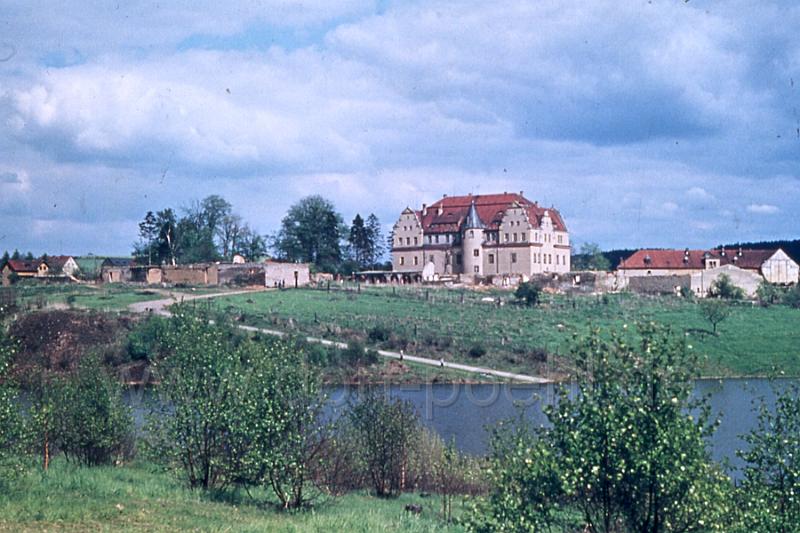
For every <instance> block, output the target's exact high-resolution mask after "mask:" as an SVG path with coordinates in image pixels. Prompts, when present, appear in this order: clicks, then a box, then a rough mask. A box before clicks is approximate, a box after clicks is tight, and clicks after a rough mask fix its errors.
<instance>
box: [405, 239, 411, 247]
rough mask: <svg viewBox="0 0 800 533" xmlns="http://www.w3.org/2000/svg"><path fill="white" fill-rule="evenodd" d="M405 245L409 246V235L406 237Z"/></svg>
mask: <svg viewBox="0 0 800 533" xmlns="http://www.w3.org/2000/svg"><path fill="white" fill-rule="evenodd" d="M406 246H411V237H406Z"/></svg>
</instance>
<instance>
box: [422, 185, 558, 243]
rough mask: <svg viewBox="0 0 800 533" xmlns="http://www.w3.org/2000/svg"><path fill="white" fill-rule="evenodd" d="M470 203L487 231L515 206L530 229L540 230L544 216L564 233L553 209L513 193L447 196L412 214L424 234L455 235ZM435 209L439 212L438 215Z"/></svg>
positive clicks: (495, 228) (497, 225) (494, 228)
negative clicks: (531, 227) (521, 210)
mask: <svg viewBox="0 0 800 533" xmlns="http://www.w3.org/2000/svg"><path fill="white" fill-rule="evenodd" d="M473 203H474V205H475V210H476V211H477V214H478V217H479V218H480V220H481V222H483V224H484V226H485V227H486V229H489V230H497V229H499V228H500V223H501V222H502V219H503V213H505V211H506V210H507V209H509V208H510V207H513V206H514V204H515V203H517V204H519V207H521V208H522V209H524V210H525V211H526V213H527V215H528V219H529V220H530V222H531V224H532V225H533V227H535V228H538V227H541V225H542V218H543V217H544V215H545V213H548V214H549V216H550V219H551V220H552V221H553V228H554V229H555V230H556V231H567V227H566V225H565V224H564V220H563V219H562V218H561V214H560V213H559V212H558V210H557V209H555V208H546V207H542V206H540V205H539V204H537V203H536V202H531V201H530V200H528V199H527V198H525V197H524V196H522V195H521V194H516V193H513V194H509V193H503V194H479V195H467V196H447V197H445V198H442V199H441V200H439V201H438V202H436V203H434V204H433V205H431V206H429V207H428V208H427V210H426V211H416V215H417V218H419V219H420V220H421V221H422V228H423V230H424V231H425V232H426V233H457V232H459V231H461V228H462V227H463V224H464V223H465V220H466V218H467V216H468V215H469V211H470V209H471V206H472V205H473ZM439 208H441V210H442V214H441V215H440V214H439Z"/></svg>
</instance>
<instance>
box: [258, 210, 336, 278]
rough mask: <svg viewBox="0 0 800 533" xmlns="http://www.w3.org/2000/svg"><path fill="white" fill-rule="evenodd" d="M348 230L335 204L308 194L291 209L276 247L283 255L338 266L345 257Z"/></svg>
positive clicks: (319, 265)
mask: <svg viewBox="0 0 800 533" xmlns="http://www.w3.org/2000/svg"><path fill="white" fill-rule="evenodd" d="M345 232H346V229H345V227H344V224H343V222H342V217H341V215H339V213H337V212H336V209H335V208H334V206H333V204H331V203H330V202H329V201H328V200H326V199H324V198H323V197H321V196H308V197H306V198H303V199H302V200H300V201H299V202H298V203H296V204H295V205H293V206H292V207H291V208H290V209H289V212H288V213H287V215H286V216H285V217H284V219H283V221H282V222H281V229H280V231H279V232H278V235H277V237H276V238H275V243H274V248H275V251H276V252H277V254H278V256H279V257H281V258H283V259H286V260H289V261H304V262H308V263H314V265H316V267H317V268H319V269H320V270H335V269H336V267H337V266H338V264H339V262H340V261H341V259H342V251H341V241H342V237H343V236H344V234H345Z"/></svg>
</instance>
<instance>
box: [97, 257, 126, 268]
mask: <svg viewBox="0 0 800 533" xmlns="http://www.w3.org/2000/svg"><path fill="white" fill-rule="evenodd" d="M102 266H104V267H118V268H122V267H131V266H134V261H133V259H131V258H130V257H106V258H105V259H104V260H103V265H102Z"/></svg>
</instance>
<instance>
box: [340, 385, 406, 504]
mask: <svg viewBox="0 0 800 533" xmlns="http://www.w3.org/2000/svg"><path fill="white" fill-rule="evenodd" d="M347 416H348V418H349V422H350V424H351V426H352V427H353V429H354V431H355V434H356V438H357V441H358V445H359V448H360V453H361V455H362V460H363V464H364V465H365V468H366V470H367V474H368V478H369V480H370V481H371V483H372V488H373V489H374V490H375V494H376V495H377V496H378V497H381V498H387V497H393V496H397V495H399V494H400V493H401V492H402V490H403V488H404V483H403V472H404V470H405V468H406V466H407V464H408V460H409V454H410V453H411V449H412V446H413V441H414V438H415V437H416V435H417V434H418V433H419V419H418V418H417V414H416V413H415V412H414V408H413V407H412V406H411V404H409V403H408V402H404V401H401V400H397V399H395V400H392V399H389V398H388V397H387V396H386V395H385V394H381V393H380V392H378V391H376V390H374V389H369V390H366V391H365V392H364V393H363V394H362V395H361V396H360V397H359V398H358V400H357V401H356V403H355V404H354V405H352V406H351V408H350V411H349V413H348V414H347Z"/></svg>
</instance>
